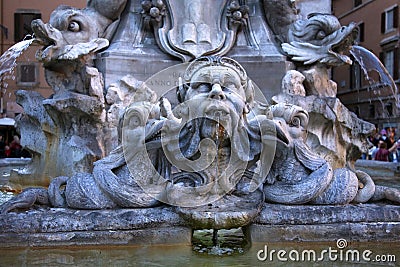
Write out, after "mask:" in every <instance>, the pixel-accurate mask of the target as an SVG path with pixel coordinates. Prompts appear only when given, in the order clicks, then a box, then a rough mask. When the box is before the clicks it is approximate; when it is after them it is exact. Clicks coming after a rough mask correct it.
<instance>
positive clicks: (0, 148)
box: [0, 135, 6, 158]
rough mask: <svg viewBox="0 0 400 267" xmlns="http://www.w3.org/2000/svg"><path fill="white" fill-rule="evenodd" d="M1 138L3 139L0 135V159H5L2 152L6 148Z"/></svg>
mask: <svg viewBox="0 0 400 267" xmlns="http://www.w3.org/2000/svg"><path fill="white" fill-rule="evenodd" d="M3 138H4V137H3V136H2V135H0V158H4V157H5V154H4V150H5V147H6V143H5V142H4V140H3Z"/></svg>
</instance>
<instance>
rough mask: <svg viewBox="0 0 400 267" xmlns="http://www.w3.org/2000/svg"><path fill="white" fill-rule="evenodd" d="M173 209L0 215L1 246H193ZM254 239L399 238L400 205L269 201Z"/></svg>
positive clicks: (256, 224)
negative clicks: (308, 203)
mask: <svg viewBox="0 0 400 267" xmlns="http://www.w3.org/2000/svg"><path fill="white" fill-rule="evenodd" d="M173 210H174V209H173V208H171V207H158V208H150V209H117V210H100V211H91V210H72V209H44V208H39V209H36V210H30V211H25V212H24V211H20V212H10V213H8V214H4V215H2V216H1V217H0V240H1V241H2V242H0V247H3V248H6V247H26V246H32V247H44V246H46V247H55V246H66V245H153V244H183V245H190V244H191V238H192V229H191V228H190V227H188V226H187V225H188V224H187V222H185V221H184V220H183V219H182V218H181V217H180V216H179V215H178V214H177V213H175V212H174V211H173ZM246 232H247V236H248V237H249V238H250V239H251V242H254V243H258V242H263V243H265V242H285V241H336V240H337V239H339V238H344V239H346V240H349V241H398V237H399V236H400V206H393V205H390V204H357V205H345V206H311V205H310V206H308V205H301V206H300V205H299V206H289V205H278V204H265V205H264V207H263V209H262V211H261V213H260V215H259V216H258V217H257V218H256V219H255V220H254V222H253V224H251V225H250V226H248V227H246Z"/></svg>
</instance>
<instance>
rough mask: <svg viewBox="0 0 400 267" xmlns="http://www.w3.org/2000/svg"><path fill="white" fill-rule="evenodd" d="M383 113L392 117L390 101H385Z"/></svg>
mask: <svg viewBox="0 0 400 267" xmlns="http://www.w3.org/2000/svg"><path fill="white" fill-rule="evenodd" d="M385 115H386V117H392V116H393V104H392V103H386V105H385Z"/></svg>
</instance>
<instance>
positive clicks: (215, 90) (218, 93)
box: [208, 83, 226, 100]
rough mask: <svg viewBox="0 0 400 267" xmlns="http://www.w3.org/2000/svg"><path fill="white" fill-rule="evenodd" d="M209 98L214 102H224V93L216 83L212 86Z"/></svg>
mask: <svg viewBox="0 0 400 267" xmlns="http://www.w3.org/2000/svg"><path fill="white" fill-rule="evenodd" d="M208 97H209V98H212V99H216V100H225V99H226V96H225V94H224V92H223V91H222V88H221V85H219V84H218V83H216V84H213V86H212V88H211V91H210V94H209V96H208Z"/></svg>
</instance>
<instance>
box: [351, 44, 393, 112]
mask: <svg viewBox="0 0 400 267" xmlns="http://www.w3.org/2000/svg"><path fill="white" fill-rule="evenodd" d="M350 53H351V54H352V55H353V57H354V59H355V60H356V61H357V62H358V64H359V65H360V66H361V69H362V70H363V73H364V75H365V79H366V80H367V81H368V83H369V84H370V88H371V89H372V90H373V92H374V94H376V95H378V94H379V90H377V89H378V88H384V87H389V88H390V90H391V92H392V94H393V96H394V98H395V102H396V106H397V107H398V108H400V103H399V99H398V97H397V92H398V91H397V86H396V83H395V82H394V80H393V78H392V76H391V75H390V73H389V71H388V70H387V69H386V68H385V66H384V65H383V64H382V62H381V61H380V60H379V58H378V57H377V56H375V54H374V53H372V52H371V51H369V50H368V49H366V48H364V47H362V46H357V45H354V46H353V47H352V49H351V50H350ZM372 72H376V73H377V74H378V75H379V81H375V80H374V79H373V78H372V77H371V75H370V73H372Z"/></svg>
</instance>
